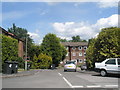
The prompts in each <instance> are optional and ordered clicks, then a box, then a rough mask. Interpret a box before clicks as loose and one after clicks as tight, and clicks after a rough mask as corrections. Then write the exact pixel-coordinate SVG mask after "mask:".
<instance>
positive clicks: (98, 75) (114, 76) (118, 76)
mask: <svg viewBox="0 0 120 90" xmlns="http://www.w3.org/2000/svg"><path fill="white" fill-rule="evenodd" d="M92 76H97V77H102V76H101V75H100V74H92ZM105 77H111V78H120V75H116V74H109V75H107V76H105Z"/></svg>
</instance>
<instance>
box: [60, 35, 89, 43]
mask: <svg viewBox="0 0 120 90" xmlns="http://www.w3.org/2000/svg"><path fill="white" fill-rule="evenodd" d="M60 42H87V41H86V40H82V39H81V38H80V36H79V35H77V36H72V40H67V39H60Z"/></svg>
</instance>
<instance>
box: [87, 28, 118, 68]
mask: <svg viewBox="0 0 120 90" xmlns="http://www.w3.org/2000/svg"><path fill="white" fill-rule="evenodd" d="M86 55H87V56H86V59H87V62H89V64H90V66H92V67H94V64H95V62H101V61H103V60H105V59H106V58H120V28H117V27H110V28H104V29H102V31H101V32H100V33H99V35H98V37H97V38H95V39H92V40H91V41H90V43H89V47H88V49H87V54H86Z"/></svg>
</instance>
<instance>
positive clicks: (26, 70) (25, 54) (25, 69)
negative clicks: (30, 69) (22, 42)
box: [25, 37, 27, 71]
mask: <svg viewBox="0 0 120 90" xmlns="http://www.w3.org/2000/svg"><path fill="white" fill-rule="evenodd" d="M25 70H26V71H27V37H26V54H25Z"/></svg>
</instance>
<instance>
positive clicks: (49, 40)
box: [41, 33, 67, 66]
mask: <svg viewBox="0 0 120 90" xmlns="http://www.w3.org/2000/svg"><path fill="white" fill-rule="evenodd" d="M41 52H42V53H43V54H46V55H48V56H51V57H52V60H53V64H55V65H56V66H58V64H59V62H60V61H61V60H62V59H63V57H64V56H65V55H66V53H67V52H66V49H65V48H64V47H63V46H62V45H61V44H60V40H59V38H57V37H56V35H55V34H51V33H49V34H47V35H46V36H45V37H44V38H43V42H42V44H41Z"/></svg>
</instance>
